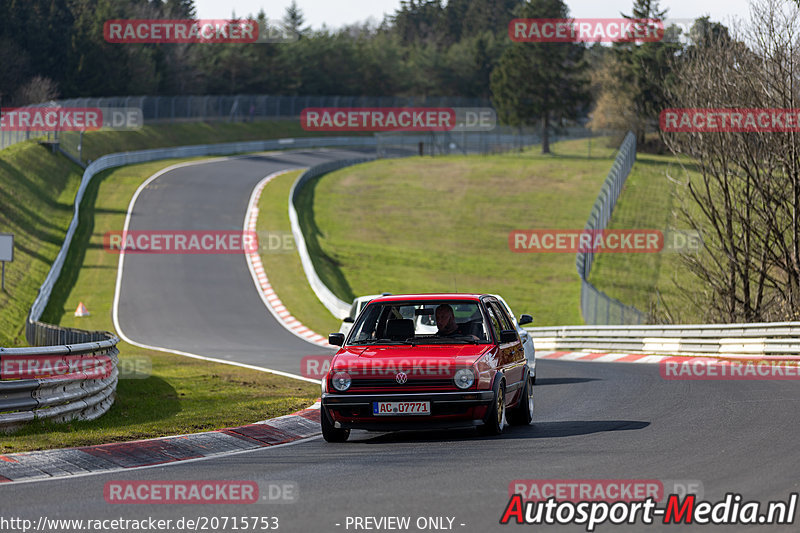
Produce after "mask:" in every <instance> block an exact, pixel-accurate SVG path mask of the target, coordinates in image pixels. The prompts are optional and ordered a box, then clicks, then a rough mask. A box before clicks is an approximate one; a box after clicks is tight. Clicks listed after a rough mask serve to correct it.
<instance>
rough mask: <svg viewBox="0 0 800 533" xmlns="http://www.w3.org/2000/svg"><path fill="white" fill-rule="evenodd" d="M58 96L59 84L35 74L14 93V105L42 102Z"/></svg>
mask: <svg viewBox="0 0 800 533" xmlns="http://www.w3.org/2000/svg"><path fill="white" fill-rule="evenodd" d="M56 98H58V84H56V82H54V81H53V80H51V79H50V78H45V77H44V76H34V77H33V78H31V79H30V80H28V81H27V82H26V83H25V84H24V85H22V86H21V87H20V88H19V89H17V92H16V93H15V94H14V105H20V106H22V105H29V104H41V103H44V102H48V101H50V100H55V99H56Z"/></svg>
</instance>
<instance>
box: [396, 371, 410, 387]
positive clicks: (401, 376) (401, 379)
mask: <svg viewBox="0 0 800 533" xmlns="http://www.w3.org/2000/svg"><path fill="white" fill-rule="evenodd" d="M394 380H395V381H396V382H398V383H399V384H400V385H402V384H403V383H405V382H406V381H408V374H406V373H405V372H398V373H397V375H396V376H395V377H394Z"/></svg>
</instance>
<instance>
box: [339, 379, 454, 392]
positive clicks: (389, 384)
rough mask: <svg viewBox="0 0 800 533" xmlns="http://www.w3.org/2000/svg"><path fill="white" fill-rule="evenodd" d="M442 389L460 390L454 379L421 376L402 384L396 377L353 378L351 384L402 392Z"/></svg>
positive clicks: (352, 388)
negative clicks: (424, 377) (421, 377)
mask: <svg viewBox="0 0 800 533" xmlns="http://www.w3.org/2000/svg"><path fill="white" fill-rule="evenodd" d="M420 388H424V389H431V388H435V389H441V388H451V389H453V390H459V389H458V388H457V387H456V385H455V383H453V380H452V379H442V378H436V379H420V378H408V381H406V382H405V383H403V384H402V385H401V384H400V383H398V382H397V380H396V379H395V378H363V379H361V378H353V382H352V384H351V385H350V390H360V389H397V391H398V392H402V391H404V390H410V389H420Z"/></svg>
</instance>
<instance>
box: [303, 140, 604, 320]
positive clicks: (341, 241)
mask: <svg viewBox="0 0 800 533" xmlns="http://www.w3.org/2000/svg"><path fill="white" fill-rule="evenodd" d="M588 142H589V141H588V140H585V139H582V140H574V141H564V142H560V143H556V144H555V145H553V154H552V155H546V156H543V155H541V154H539V153H538V149H531V150H527V151H524V152H522V153H511V154H501V155H492V156H466V157H465V156H448V157H437V158H429V157H424V158H419V157H414V158H408V159H401V160H383V161H376V162H373V163H368V164H364V165H359V166H357V167H351V168H346V169H342V170H340V171H337V172H334V173H332V174H329V175H326V176H324V177H322V178H321V179H319V180H316V181H314V182H312V183H310V184H309V185H308V186H306V187H305V188H304V189H303V191H302V195H301V198H300V207H301V212H302V215H301V218H302V223H303V225H304V232H305V235H306V236H307V237H308V244H309V250H310V251H311V253H312V254H313V255H314V256H315V260H316V264H317V267H318V272H319V273H320V276H321V277H322V278H323V279H324V280H325V281H326V283H327V284H328V285H329V286H330V287H331V289H332V290H333V291H334V292H335V293H336V294H337V295H338V296H339V297H340V298H342V299H344V300H346V301H349V300H351V299H352V298H353V297H354V296H357V295H362V294H372V293H380V292H383V291H388V292H392V293H404V292H435V291H458V292H472V291H474V292H493V293H499V294H501V295H503V296H504V297H505V298H506V299H507V301H508V302H509V304H510V305H511V307H512V309H513V310H514V311H515V313H517V314H519V313H531V314H533V315H534V320H535V325H553V324H580V323H581V322H582V321H581V317H580V310H579V308H578V301H579V284H578V283H577V280H578V276H577V273H576V271H575V255H574V254H543V253H529V254H520V253H514V252H512V251H511V250H510V249H509V246H508V235H509V232H510V231H511V230H514V229H534V228H539V229H551V228H567V229H573V228H577V229H579V228H582V227H583V225H584V223H585V222H586V218H587V216H588V214H589V211H590V209H591V206H592V203H593V202H594V200H595V198H596V196H597V193H598V191H599V189H600V185H601V183H602V182H603V180H604V179H605V176H606V174H607V173H608V170H609V168H610V167H611V164H612V162H613V157H614V155H615V150H614V149H612V148H605V147H603V146H598V145H599V144H600V143H598V141H597V139H595V140H594V141H593V142H592V151H591V157H589V156H588V153H589V152H588V148H589V146H588Z"/></svg>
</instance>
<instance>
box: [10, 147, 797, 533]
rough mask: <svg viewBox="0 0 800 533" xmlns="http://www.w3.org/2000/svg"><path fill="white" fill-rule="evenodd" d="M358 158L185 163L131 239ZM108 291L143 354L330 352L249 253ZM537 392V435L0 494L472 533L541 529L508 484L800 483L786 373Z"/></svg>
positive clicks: (134, 509) (262, 454)
mask: <svg viewBox="0 0 800 533" xmlns="http://www.w3.org/2000/svg"><path fill="white" fill-rule="evenodd" d="M362 155H363V153H362V152H358V151H353V150H306V151H294V152H285V153H269V154H254V155H249V156H239V157H234V158H225V159H218V160H214V161H211V162H205V163H201V164H190V165H181V166H178V167H177V168H174V169H172V170H169V171H167V172H163V173H159V175H158V176H157V177H156V178H153V179H151V180H150V181H149V182H148V183H147V184H146V185H145V186H143V187H142V188H141V190H140V191H139V193H138V196H137V197H136V198H135V201H134V202H132V203H131V210H130V212H129V226H128V229H129V230H131V231H147V230H170V229H175V230H241V229H242V226H243V221H244V220H245V216H246V213H247V210H248V205H249V203H250V199H251V195H252V193H253V189H254V188H255V187H256V185H257V184H258V183H259V182H261V181H262V180H263V179H264V178H265V177H266V176H268V175H270V174H273V173H275V172H279V171H283V170H287V169H296V168H301V167H309V166H312V165H315V164H319V163H323V162H326V161H330V160H333V159H353V158H356V157H360V156H362ZM264 194H269V188H267V189H266V190H265V192H264ZM343 216H346V215H345V214H343ZM266 274H267V276H268V275H269V272H267V273H266ZM117 283H118V287H117V293H118V298H117V302H116V305H115V315H116V317H115V318H116V325H117V327H118V334H120V335H121V336H123V337H124V338H125V339H126V340H129V341H131V342H132V343H135V344H140V345H143V346H147V347H155V348H158V349H165V350H169V351H174V352H177V353H186V354H192V355H195V356H202V357H210V358H214V359H220V360H225V361H230V362H236V363H241V364H246V365H253V366H257V367H261V368H267V369H271V370H274V371H278V372H280V373H285V374H291V375H300V374H301V366H300V361H301V359H302V357H304V356H307V355H327V354H331V353H332V351H331V350H330V349H327V348H324V347H321V346H320V345H319V344H315V343H311V342H308V341H306V340H303V339H302V338H301V337H299V336H298V335H297V334H295V333H292V332H291V331H289V330H288V329H287V328H286V327H285V326H284V325H283V324H281V323H280V321H279V320H278V319H277V317H276V316H275V315H274V314H273V312H272V311H270V310H269V309H268V308H267V306H266V305H265V302H264V301H263V299H262V296H261V295H260V294H259V290H258V288H257V287H256V285H255V284H254V279H253V276H252V273H251V271H250V268H249V267H248V263H247V260H246V257H245V255H244V254H191V255H188V254H126V255H125V257H124V261H123V268H122V269H121V272H120V274H119V278H118V281H117ZM530 290H532V291H535V290H536V287H531V288H530ZM318 333H321V334H323V335H324V334H327V333H328V332H318ZM534 398H535V412H534V423H533V425H531V426H528V427H509V428H507V429H506V432H505V433H504V434H503V435H501V436H499V437H492V438H487V437H481V436H478V435H477V434H476V433H475V432H474V431H471V430H463V431H436V432H398V433H367V432H360V431H354V432H353V434H352V435H351V437H350V440H349V441H348V442H346V443H343V444H329V443H326V442H324V441H323V440H322V439H321V438H320V437H315V438H311V439H304V440H300V441H297V442H294V443H291V444H288V445H283V446H274V447H269V448H263V449H257V450H253V451H247V452H243V453H237V454H232V455H228V456H224V457H217V458H209V459H205V460H196V461H188V462H176V463H171V464H165V465H161V466H156V467H149V468H143V469H131V470H126V471H116V472H111V473H103V474H95V475H85V476H77V477H64V478H54V479H46V480H41V481H32V482H26V483H5V484H0V501H4V502H5V503H4V504H3V508H4V510H7V511H10V512H11V513H12V514H13V515H14V516H18V517H23V518H29V519H31V520H33V521H34V523H37V521H38V520H39V518H40V517H49V518H61V519H69V518H74V519H114V518H142V517H143V516H152V517H155V518H162V519H172V520H173V521H174V520H176V519H180V518H182V517H185V518H192V519H196V518H198V517H233V516H239V517H242V516H258V517H277V519H278V523H279V529H278V530H279V531H287V532H318V531H319V532H328V531H332V532H333V531H355V530H356V529H354V526H353V525H352V523H350V524H351V525H349V526H348V525H347V524H348V523H349V522H348V517H351V518H352V517H388V516H396V517H410V519H411V524H412V527H411V529H410V530H411V531H419V530H421V529H418V528H417V524H418V523H420V522H418V521H417V520H418V518H420V517H425V518H426V519H427V518H436V517H441V520H425V521H423V522H424V523H425V524H426V525H427V526H426V527H427V529H422V530H425V531H433V530H442V529H445V530H447V529H449V530H454V531H463V532H476V533H477V532H484V531H504V530H533V528H536V529H542V528H545V527H547V526H531V525H520V526H517V525H505V526H504V525H500V524H499V519H500V517H501V515H502V514H503V511H504V510H505V508H506V505H507V503H508V500H509V485H510V484H511V483H513V482H514V481H515V480H531V479H536V480H599V479H604V480H626V479H629V480H654V479H655V480H662V481H664V482H665V484H666V483H667V482H668V481H682V482H690V481H693V482H699V483H700V484H701V486H702V490H703V498H702V499H704V500H707V501H712V502H715V501H719V500H722V499H723V498H724V496H725V494H726V493H728V492H734V493H739V494H742V495H743V497H744V499H745V500H758V501H761V502H763V503H766V502H767V501H770V500H784V501H785V500H787V499H788V497H789V494H790V493H791V492H797V491H798V490H800V477H799V472H798V467H797V465H798V459H799V458H800V453H798V451H797V449H798V448H797V446H798V436H799V435H800V430H798V414H797V413H798V409H800V387H798V384H797V382H796V380H785V381H782V380H771V381H769V380H730V381H725V380H709V381H701V380H665V379H664V378H662V377H661V375H660V373H659V367H658V365H657V364H625V363H591V362H580V361H562V360H548V359H544V358H542V359H540V360H539V361H538V363H537V382H536V386H535V388H534ZM220 408H224V407H223V406H220ZM120 480H139V481H145V480H147V481H158V480H252V481H255V482H256V483H258V484H259V486H261V487H264V486H267V485H269V484H270V483H273V482H277V483H285V484H290V485H291V486H293V487H295V489H296V497H295V498H294V499H293V500H292V502H291V503H267V502H263V503H255V504H246V505H235V504H203V505H191V504H184V505H178V504H164V505H153V504H148V505H146V506H142V505H123V504H110V503H108V502H107V501H106V498H105V497H104V488H106V484H107V483H108V482H111V481H120ZM4 512H5V511H4ZM449 519H452V520H449ZM173 523H174V522H173ZM434 525H436V526H437V528H438V529H436V528H434V527H433V526H434ZM675 527H681V526H669V527H668V526H663V525H657V524H656V525H652V526H645V525H643V524H641V523H638V524H635V525H632V526H627V527H625V528H623V527H622V526H612V525H610V524H603V525H601V526H599V527H598V530H599V531H610V530H617V529H625V530H629V531H650V530H654V531H658V530H670V529H675ZM715 527H716V528H717V529H719V526H713V525H712V526H699V525H698V526H692V527H690V528H688V529H691V530H697V531H715V530H717V529H715ZM748 528H749V529H748ZM796 528H797V526H796V525H793V526H786V525H784V526H766V525H765V526H741V525H740V526H731V527H728V528H725V530H726V531H744V530H754V531H792V530H794V531H796V530H797V529H796ZM198 529H199V528H198ZM547 529H558V528H556V527H547ZM563 529H564V530H571V531H582V530H584V528H583V527H582V526H577V525H573V526H570V527H564V528H563ZM173 530H175V531H177V530H178V529H174V528H173ZM207 530H209V531H231V530H233V529H232V528H231V527H230V525H229V527H228V528H227V529H222V528H221V527H218V528H215V529H207ZM250 530H254V529H252V528H251V529H250ZM255 530H258V529H255ZM360 530H361V531H364V530H366V529H360ZM388 530H389V529H372V531H388ZM682 530H686V528H683V529H682Z"/></svg>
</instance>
